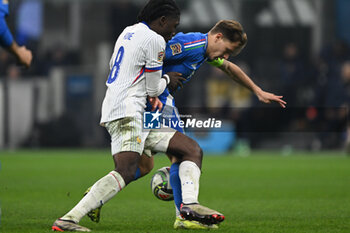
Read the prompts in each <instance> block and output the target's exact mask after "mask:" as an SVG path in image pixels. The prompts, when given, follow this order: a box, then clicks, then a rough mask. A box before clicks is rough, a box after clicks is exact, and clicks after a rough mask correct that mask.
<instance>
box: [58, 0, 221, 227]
mask: <svg viewBox="0 0 350 233" xmlns="http://www.w3.org/2000/svg"><path fill="white" fill-rule="evenodd" d="M179 20H180V10H179V8H178V7H177V5H176V3H175V2H174V1H173V0H150V1H149V2H148V3H147V5H146V6H145V7H144V8H143V10H142V11H141V12H140V15H139V16H138V21H139V23H137V24H135V25H133V26H129V27H127V28H125V29H124V31H123V32H122V34H121V35H120V36H119V38H118V40H117V42H116V44H115V48H114V53H113V55H112V58H111V62H110V69H111V71H110V74H109V77H108V80H107V82H106V84H107V87H108V89H107V92H106V96H105V99H104V101H103V105H102V117H101V125H103V126H105V127H106V129H107V130H108V132H109V134H110V135H111V147H112V155H113V159H114V163H115V169H114V170H113V171H111V172H110V173H109V174H107V175H106V176H104V177H102V178H101V179H100V180H98V181H97V182H96V183H95V184H94V185H93V186H92V187H91V190H90V192H89V193H88V194H87V195H85V196H84V197H83V199H82V200H81V201H80V202H79V203H78V204H77V205H76V206H75V207H74V208H73V209H72V210H70V211H69V212H68V213H67V214H65V215H64V216H63V217H61V218H59V219H57V220H56V221H55V222H54V224H53V226H52V230H54V231H90V229H88V228H86V227H83V226H80V225H78V223H79V221H80V220H81V219H82V217H83V216H85V215H86V214H87V213H88V212H89V211H91V210H93V209H95V208H98V207H100V206H102V205H103V204H105V203H106V202H107V201H109V200H110V199H111V198H112V197H113V196H115V195H116V194H117V193H118V192H119V191H120V190H122V189H123V188H124V187H125V186H126V185H127V184H129V183H130V182H131V181H133V180H134V174H135V172H136V170H137V166H138V162H139V161H140V157H141V156H140V155H142V152H143V151H144V150H149V151H156V152H167V153H171V154H173V155H174V156H176V157H178V159H179V160H180V161H182V162H181V164H180V168H179V175H180V179H181V181H182V182H183V183H184V184H186V185H184V186H183V188H182V194H183V202H184V205H186V206H187V209H188V210H189V215H188V216H187V217H188V218H191V219H192V218H195V219H196V218H198V219H196V220H198V221H205V222H210V223H217V222H220V221H223V220H224V216H223V215H222V214H220V213H219V212H216V211H214V210H211V209H209V208H207V207H204V206H201V205H199V204H198V192H199V177H200V167H201V163H202V156H203V153H202V150H201V149H200V147H199V146H198V144H197V143H196V142H195V141H193V140H192V139H190V138H189V137H187V136H185V135H184V134H182V133H179V132H176V131H175V130H172V131H168V132H160V131H157V130H150V131H147V132H144V130H142V114H143V112H144V108H145V107H146V100H147V96H148V97H149V98H150V101H151V103H152V105H153V106H158V107H159V109H161V105H162V104H161V102H160V101H159V100H158V98H157V96H158V95H160V94H161V93H162V92H163V91H164V89H165V88H166V86H167V84H169V82H170V79H169V77H168V76H166V75H165V76H163V77H162V76H161V74H162V65H163V58H164V52H165V43H166V41H168V40H170V39H171V37H172V36H173V35H175V29H176V26H177V25H178V24H179ZM150 156H151V155H150Z"/></svg>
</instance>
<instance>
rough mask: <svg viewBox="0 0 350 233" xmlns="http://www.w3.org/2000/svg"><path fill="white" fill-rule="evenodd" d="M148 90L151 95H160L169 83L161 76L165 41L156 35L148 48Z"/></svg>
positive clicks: (146, 74) (146, 70)
mask: <svg viewBox="0 0 350 233" xmlns="http://www.w3.org/2000/svg"><path fill="white" fill-rule="evenodd" d="M145 53H146V58H147V60H146V69H145V72H146V73H145V76H146V92H147V94H148V95H149V96H151V97H156V96H159V95H160V94H162V93H163V91H164V90H165V88H166V86H167V83H166V81H165V79H162V78H161V75H162V68H163V59H164V54H165V41H164V39H163V38H160V37H156V38H154V39H153V40H150V42H149V44H148V46H147V48H146V51H145Z"/></svg>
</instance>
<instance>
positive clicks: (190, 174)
mask: <svg viewBox="0 0 350 233" xmlns="http://www.w3.org/2000/svg"><path fill="white" fill-rule="evenodd" d="M169 130H170V131H171V129H169ZM157 137H160V138H161V139H160V140H159V139H158V140H156V138H157ZM147 140H150V141H152V142H154V141H157V143H153V144H150V143H149V142H148V141H147ZM147 140H146V143H145V147H149V146H151V147H152V150H153V151H159V152H166V153H170V154H172V155H174V156H175V157H176V158H177V159H178V160H179V161H181V163H180V165H179V177H180V180H181V190H182V202H183V205H182V207H181V209H180V213H181V215H182V216H183V217H184V218H186V219H187V220H196V221H199V222H201V223H204V224H208V225H210V224H216V223H220V222H221V221H223V220H224V216H223V215H222V214H221V213H219V212H217V211H215V210H211V209H209V208H207V207H204V206H201V205H199V204H198V192H199V178H200V174H201V171H200V167H201V164H202V157H203V152H202V149H201V148H200V147H199V145H198V144H197V142H195V141H194V140H193V139H191V138H189V137H187V136H186V135H184V134H182V133H180V132H175V133H174V132H169V133H166V132H157V131H155V132H154V131H152V132H151V133H150V135H149V137H148V138H147ZM164 148H166V149H165V150H164Z"/></svg>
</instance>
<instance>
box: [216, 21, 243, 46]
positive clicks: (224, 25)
mask: <svg viewBox="0 0 350 233" xmlns="http://www.w3.org/2000/svg"><path fill="white" fill-rule="evenodd" d="M210 33H214V34H215V33H222V35H223V36H224V38H226V39H228V40H229V41H231V42H237V41H239V42H240V45H241V46H245V45H246V43H247V40H248V38H247V34H246V33H245V32H244V30H243V27H242V25H241V24H240V23H239V22H237V21H235V20H220V21H219V22H217V24H215V26H214V27H213V28H212V29H211V30H210Z"/></svg>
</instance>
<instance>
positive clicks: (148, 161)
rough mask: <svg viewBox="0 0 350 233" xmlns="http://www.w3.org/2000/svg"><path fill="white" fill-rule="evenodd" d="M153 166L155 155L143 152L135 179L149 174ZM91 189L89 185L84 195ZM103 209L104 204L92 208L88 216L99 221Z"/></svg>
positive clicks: (94, 220)
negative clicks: (151, 155) (150, 155)
mask: <svg viewBox="0 0 350 233" xmlns="http://www.w3.org/2000/svg"><path fill="white" fill-rule="evenodd" d="M153 166H154V161H153V157H149V156H147V155H145V154H142V155H141V158H140V160H139V162H138V166H137V169H136V172H135V174H134V180H137V179H139V178H141V177H143V176H145V175H147V174H148V173H150V172H151V171H152V169H153ZM90 190H91V187H89V188H88V189H87V190H86V191H85V193H84V196H85V195H86V194H88V193H89V192H90ZM101 210H102V205H101V206H100V207H97V208H96V209H93V210H91V211H90V212H89V213H87V216H88V217H89V218H90V220H91V221H93V222H96V223H98V222H99V221H100V218H101Z"/></svg>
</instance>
